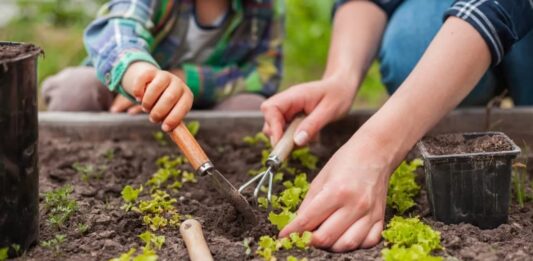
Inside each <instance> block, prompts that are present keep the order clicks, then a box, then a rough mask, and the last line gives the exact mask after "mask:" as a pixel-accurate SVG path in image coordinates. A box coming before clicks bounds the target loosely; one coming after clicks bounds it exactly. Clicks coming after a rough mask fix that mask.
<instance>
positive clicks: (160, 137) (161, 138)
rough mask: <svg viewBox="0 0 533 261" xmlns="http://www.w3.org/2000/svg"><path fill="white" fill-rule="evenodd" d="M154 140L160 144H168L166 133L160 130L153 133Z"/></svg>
mask: <svg viewBox="0 0 533 261" xmlns="http://www.w3.org/2000/svg"><path fill="white" fill-rule="evenodd" d="M153 137H154V140H155V141H156V142H157V143H159V145H161V146H168V141H167V139H166V137H167V136H166V135H165V133H164V132H162V131H156V132H154V134H153Z"/></svg>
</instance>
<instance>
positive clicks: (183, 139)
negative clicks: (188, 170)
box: [169, 122, 209, 170]
mask: <svg viewBox="0 0 533 261" xmlns="http://www.w3.org/2000/svg"><path fill="white" fill-rule="evenodd" d="M169 135H170V138H172V140H173V141H174V143H176V144H177V145H178V147H179V148H180V150H181V152H183V154H185V157H186V158H187V160H189V163H191V165H192V167H193V168H194V170H198V168H199V167H200V166H202V164H204V163H206V162H208V161H209V158H208V157H207V155H206V154H205V152H204V150H203V149H202V147H200V144H198V141H196V139H195V138H194V136H193V135H192V134H191V132H190V131H189V129H187V126H185V124H184V123H183V122H182V123H180V125H178V127H176V128H175V129H174V130H173V131H171V132H170V133H169Z"/></svg>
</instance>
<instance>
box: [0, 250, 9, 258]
mask: <svg viewBox="0 0 533 261" xmlns="http://www.w3.org/2000/svg"><path fill="white" fill-rule="evenodd" d="M8 252H9V247H2V248H0V261H4V260H7V258H8V255H7V253H8Z"/></svg>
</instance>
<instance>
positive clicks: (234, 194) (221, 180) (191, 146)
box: [169, 122, 257, 224]
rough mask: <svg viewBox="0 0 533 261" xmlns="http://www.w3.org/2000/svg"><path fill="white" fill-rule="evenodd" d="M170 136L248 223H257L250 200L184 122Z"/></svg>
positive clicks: (197, 171)
mask: <svg viewBox="0 0 533 261" xmlns="http://www.w3.org/2000/svg"><path fill="white" fill-rule="evenodd" d="M169 135H170V137H171V138H172V140H173V141H174V143H176V144H177V145H178V147H179V148H180V149H181V151H182V152H183V154H184V155H185V157H186V158H187V159H188V160H189V163H190V164H191V166H192V167H193V168H194V170H195V171H196V173H197V174H198V175H199V176H205V177H207V178H208V179H209V180H210V183H211V184H212V186H213V187H214V188H215V189H216V190H217V191H218V192H219V193H220V194H222V195H223V196H224V197H225V198H226V199H227V200H228V201H229V202H230V203H231V204H232V205H233V206H234V207H235V208H236V209H237V211H239V212H240V213H241V214H242V215H243V217H244V218H245V219H246V221H247V222H248V223H252V224H256V223H257V219H256V216H255V214H254V212H253V210H252V207H251V206H250V204H248V201H246V199H245V198H244V197H243V196H242V195H241V194H240V193H239V192H238V191H237V189H236V188H235V187H234V186H233V185H232V184H231V183H230V182H229V181H228V180H227V179H226V178H225V177H224V176H223V175H222V174H221V173H220V172H219V171H218V170H217V169H215V166H214V165H213V163H212V162H211V160H209V158H208V157H207V155H206V154H205V152H204V150H203V149H202V147H200V144H198V141H196V139H195V138H194V136H193V135H192V134H191V133H190V132H189V129H187V126H185V124H184V123H183V122H182V123H180V125H178V127H176V129H174V130H173V131H172V132H170V133H169Z"/></svg>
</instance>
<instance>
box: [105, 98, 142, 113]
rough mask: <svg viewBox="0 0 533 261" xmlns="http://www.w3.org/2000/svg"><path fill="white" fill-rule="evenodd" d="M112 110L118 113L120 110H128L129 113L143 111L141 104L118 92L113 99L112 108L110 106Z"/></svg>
mask: <svg viewBox="0 0 533 261" xmlns="http://www.w3.org/2000/svg"><path fill="white" fill-rule="evenodd" d="M109 111H110V112H113V113H118V112H126V111H127V112H128V114H132V115H133V114H138V113H141V112H142V107H141V105H136V104H134V103H133V102H131V101H130V100H128V99H127V98H126V97H124V96H122V95H120V94H118V95H117V96H116V97H115V99H114V100H113V104H111V108H109Z"/></svg>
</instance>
